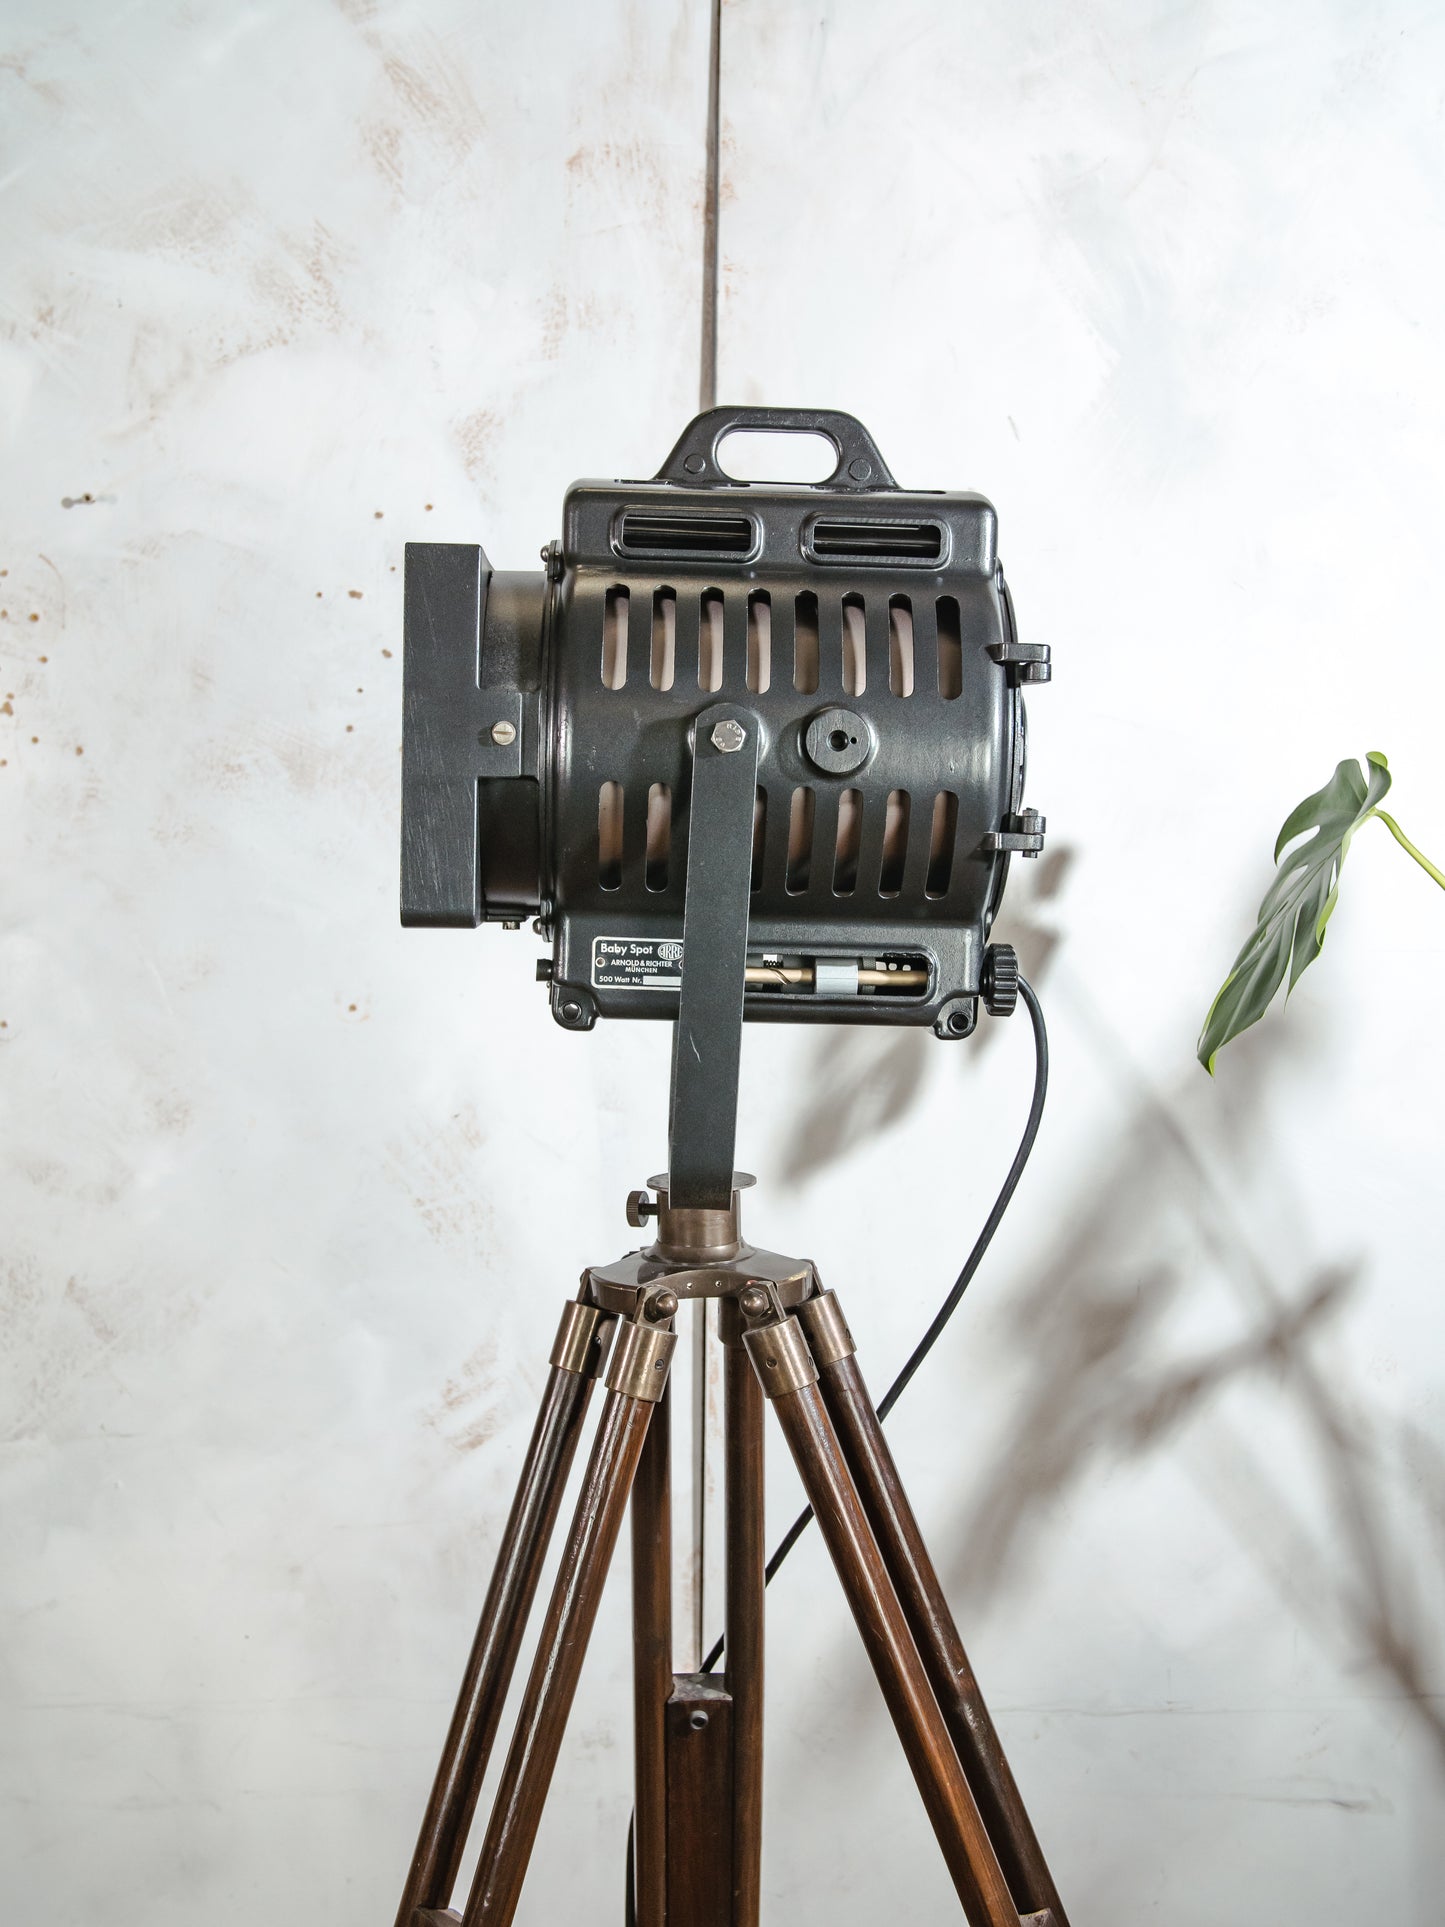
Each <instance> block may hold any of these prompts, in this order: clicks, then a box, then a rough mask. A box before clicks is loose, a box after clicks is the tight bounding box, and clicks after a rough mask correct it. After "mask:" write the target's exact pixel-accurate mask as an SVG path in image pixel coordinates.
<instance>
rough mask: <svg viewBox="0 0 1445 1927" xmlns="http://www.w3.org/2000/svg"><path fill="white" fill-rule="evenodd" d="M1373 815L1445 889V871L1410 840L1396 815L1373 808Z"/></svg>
mask: <svg viewBox="0 0 1445 1927" xmlns="http://www.w3.org/2000/svg"><path fill="white" fill-rule="evenodd" d="M1371 815H1373V816H1378V817H1379V819H1380V821H1381V822H1382V823H1383V824H1384V826H1385V828H1386V829H1387V830H1388V831H1389V832H1390V834H1391V836H1393V837H1394V839H1395V841H1396V842H1397V843H1398V844H1399V846H1400V848H1401V849H1402V850H1406V851H1408V852H1409V854H1410V855H1411V856H1412V857H1414V859H1415V861H1416V862H1417V863H1418V864H1419V866H1420V868H1421V869H1422V870H1423V871H1424V872H1425V873H1426V875H1427V876H1432V877H1434V879H1435V881H1436V882H1437V883H1438V884H1439V885H1440V888H1441V889H1442V890H1445V871H1442V870H1437V869H1436V868H1435V865H1434V864H1433V863H1432V862H1431V861H1430V859H1429V857H1428V856H1426V855H1425V853H1424V851H1423V850H1417V849H1416V848H1415V845H1414V844H1413V843H1412V842H1411V841H1410V839H1409V837H1408V836H1406V834H1405V832H1404V831H1403V830H1402V829H1401V828H1400V826H1399V824H1398V823H1397V822H1396V821H1395V819H1394V817H1393V816H1391V815H1390V812H1389V811H1388V810H1373V811H1371Z"/></svg>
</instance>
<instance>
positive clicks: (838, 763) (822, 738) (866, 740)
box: [803, 709, 873, 776]
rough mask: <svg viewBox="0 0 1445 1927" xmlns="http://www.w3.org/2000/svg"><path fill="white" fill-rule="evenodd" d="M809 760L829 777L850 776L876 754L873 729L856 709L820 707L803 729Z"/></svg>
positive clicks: (804, 745)
mask: <svg viewBox="0 0 1445 1927" xmlns="http://www.w3.org/2000/svg"><path fill="white" fill-rule="evenodd" d="M803 748H804V749H805V750H806V751H807V753H808V761H809V762H810V763H812V764H813V765H814V766H815V768H817V769H820V770H822V771H823V773H824V775H826V776H851V775H852V774H853V772H854V770H855V769H862V767H863V765H864V764H865V763H866V762H867V761H868V758H869V757H870V756H871V755H872V754H873V731H872V730H871V729H870V728H869V727H868V724H867V722H866V721H865V720H864V718H863V717H862V716H860V715H859V714H858V712H857V710H856V709H820V710H819V711H818V713H817V715H816V716H814V717H813V718H812V719H811V721H810V722H809V723H808V726H807V728H806V729H805V730H804V731H803Z"/></svg>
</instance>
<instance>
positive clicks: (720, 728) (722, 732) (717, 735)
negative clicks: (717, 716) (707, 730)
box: [712, 716, 748, 756]
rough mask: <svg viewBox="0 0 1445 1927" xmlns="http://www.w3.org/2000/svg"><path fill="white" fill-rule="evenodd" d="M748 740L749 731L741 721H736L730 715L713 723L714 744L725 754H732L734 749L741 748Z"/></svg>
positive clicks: (714, 746) (715, 747)
mask: <svg viewBox="0 0 1445 1927" xmlns="http://www.w3.org/2000/svg"><path fill="white" fill-rule="evenodd" d="M747 740H748V735H747V731H746V730H745V729H744V728H743V726H742V724H741V723H735V722H734V721H733V720H732V718H731V717H730V716H726V717H724V718H723V720H722V721H721V722H720V723H714V724H713V728H712V746H713V748H714V749H716V750H721V752H722V754H723V755H724V756H731V755H732V753H733V751H734V750H735V749H741V748H742V746H743V744H744V743H745V742H746V741H747Z"/></svg>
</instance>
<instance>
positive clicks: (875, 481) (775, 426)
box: [657, 408, 898, 489]
mask: <svg viewBox="0 0 1445 1927" xmlns="http://www.w3.org/2000/svg"><path fill="white" fill-rule="evenodd" d="M737 429H746V430H751V431H752V432H754V433H758V432H765V433H767V434H782V435H822V436H823V437H824V438H825V439H826V440H828V441H830V442H831V443H832V444H833V447H834V448H835V449H836V450H837V454H838V463H837V466H836V468H835V469H834V470H833V473H832V474H831V475H830V476H829V477H828V479H827V480H826V481H825V482H820V483H818V487H819V488H838V489H876V488H896V487H897V486H898V485H897V483H896V482H895V481H894V479H893V477H892V476H891V475H890V474H889V473H888V464H887V463H886V462H885V461H884V459H883V457H882V456H881V455H880V454H879V453H878V444H877V443H876V442H875V441H874V439H873V437H872V436H871V435H870V434H869V433H868V430H867V429H866V428H865V427H864V426H863V424H862V422H860V421H859V420H858V418H857V416H856V415H845V414H843V413H842V411H841V410H840V409H836V408H709V409H706V410H705V411H704V412H703V413H702V414H701V415H696V416H694V418H693V419H692V420H691V421H690V422H689V423H688V425H687V427H686V428H685V429H684V430H683V431H682V434H681V435H680V436H679V437H678V440H677V444H676V446H675V447H674V448H673V451H672V453H671V454H670V455H669V456H668V458H667V460H666V461H665V462H664V463H663V465H662V467H661V468H660V469H659V470H658V471H657V479H658V481H659V482H682V483H684V484H685V485H686V486H688V487H689V488H708V487H712V488H747V487H748V486H749V484H748V483H746V482H737V481H735V480H734V479H733V477H732V476H731V475H729V474H728V473H727V472H726V471H725V470H724V468H723V466H722V464H721V462H720V461H719V460H718V448H719V445H720V443H721V442H722V441H723V440H724V439H725V437H727V436H728V435H730V434H732V433H733V432H734V431H735V430H737Z"/></svg>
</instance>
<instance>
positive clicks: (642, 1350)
mask: <svg viewBox="0 0 1445 1927" xmlns="http://www.w3.org/2000/svg"><path fill="white" fill-rule="evenodd" d="M676 1344H677V1333H676V1332H670V1331H661V1330H659V1329H658V1327H657V1326H656V1325H639V1324H634V1323H633V1321H632V1320H631V1319H628V1320H626V1322H625V1323H624V1324H623V1326H622V1330H621V1331H620V1332H619V1333H618V1336H617V1343H616V1344H615V1345H614V1346H613V1348H612V1362H611V1364H609V1366H608V1367H607V1389H608V1391H609V1392H621V1393H622V1394H623V1396H624V1397H625V1398H645V1399H647V1400H648V1401H649V1402H650V1403H652V1404H656V1402H657V1400H658V1399H660V1398H661V1397H662V1394H663V1390H664V1388H665V1387H666V1385H667V1368H668V1366H669V1365H670V1364H671V1362H672V1354H673V1349H674V1347H675V1346H676Z"/></svg>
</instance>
